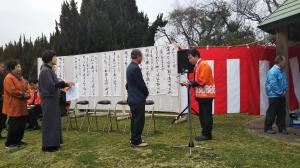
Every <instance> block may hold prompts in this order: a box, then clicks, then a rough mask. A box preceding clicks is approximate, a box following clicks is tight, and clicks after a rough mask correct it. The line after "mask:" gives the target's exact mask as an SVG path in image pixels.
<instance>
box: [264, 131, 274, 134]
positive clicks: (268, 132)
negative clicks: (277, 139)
mask: <svg viewBox="0 0 300 168" xmlns="http://www.w3.org/2000/svg"><path fill="white" fill-rule="evenodd" d="M265 133H267V134H276V131H274V130H265Z"/></svg>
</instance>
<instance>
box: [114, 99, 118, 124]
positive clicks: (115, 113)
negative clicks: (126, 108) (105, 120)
mask: <svg viewBox="0 0 300 168" xmlns="http://www.w3.org/2000/svg"><path fill="white" fill-rule="evenodd" d="M114 115H115V116H114V117H115V120H116V127H117V129H119V125H118V117H117V104H116V106H115V111H114Z"/></svg>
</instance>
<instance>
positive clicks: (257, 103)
mask: <svg viewBox="0 0 300 168" xmlns="http://www.w3.org/2000/svg"><path fill="white" fill-rule="evenodd" d="M198 50H199V52H200V54H201V57H202V58H203V59H205V60H207V61H208V63H209V64H210V65H211V67H212V69H213V72H214V77H215V83H216V97H215V100H214V104H213V113H214V114H226V113H249V114H251V115H264V114H265V112H266V109H267V107H268V99H267V96H266V93H265V81H266V74H267V71H268V70H269V68H270V67H272V66H273V60H274V58H275V55H276V51H275V48H274V47H265V46H239V47H209V48H208V47H207V48H198ZM299 62H300V46H294V47H291V48H290V49H289V63H290V74H289V76H290V78H289V88H290V93H291V94H290V103H289V104H290V109H291V110H295V109H297V108H299V102H300V69H299ZM192 78H193V74H190V79H191V80H192ZM192 92H193V90H192ZM191 95H194V94H191ZM192 103H193V109H195V110H197V109H198V105H197V102H196V101H195V99H194V98H192Z"/></svg>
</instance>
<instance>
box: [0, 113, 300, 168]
mask: <svg viewBox="0 0 300 168" xmlns="http://www.w3.org/2000/svg"><path fill="white" fill-rule="evenodd" d="M252 119H254V117H251V116H248V115H241V114H237V115H228V116H224V115H218V116H215V120H214V122H215V124H214V133H213V134H214V137H213V138H214V139H213V140H212V141H208V142H204V143H196V145H200V146H201V148H194V149H193V157H192V158H189V157H188V149H176V148H172V145H178V144H186V143H187V140H188V136H187V135H188V132H187V129H186V128H187V127H186V124H179V125H171V124H170V123H171V121H172V120H173V118H164V117H161V118H157V128H158V129H159V131H158V132H157V133H156V134H151V135H148V136H147V135H146V134H145V135H144V139H145V140H146V141H147V142H148V143H150V146H149V147H147V148H143V149H137V148H131V147H130V146H129V132H128V127H127V131H126V132H122V131H113V132H111V133H104V132H98V133H87V132H86V130H85V129H83V130H82V131H80V132H79V131H65V130H64V142H65V143H64V144H63V146H62V150H60V151H59V152H56V153H43V152H42V151H41V134H40V132H39V131H35V132H26V133H25V138H24V141H26V142H27V143H28V145H27V146H26V147H22V148H20V149H14V150H7V149H5V148H4V140H1V141H0V143H1V144H3V145H2V147H1V148H0V167H5V168H6V167H18V168H21V167H24V168H29V167H33V168H41V167H53V168H60V167H67V168H70V167H126V168H129V167H205V168H209V167H249V168H253V167H270V168H276V167H278V168H281V167H282V168H283V167H284V168H287V167H291V168H292V167H294V168H299V167H300V145H295V144H294V145H293V144H288V143H285V142H281V141H277V140H272V139H269V138H265V137H262V136H258V135H255V134H253V133H251V132H249V131H248V130H247V128H246V126H245V124H246V123H247V122H248V121H249V120H252ZM147 121H149V120H148V119H147V120H146V122H147ZM126 122H127V126H128V124H129V121H128V120H126V121H122V122H121V126H120V127H121V128H123V124H124V123H126ZM63 123H64V124H63V125H64V127H66V125H67V122H66V119H63ZM148 123H149V122H147V123H146V124H148ZM145 128H147V125H146V127H145ZM145 130H147V129H145ZM199 131H200V128H199V123H198V119H197V118H196V117H194V134H196V133H197V132H199ZM145 132H146V131H145Z"/></svg>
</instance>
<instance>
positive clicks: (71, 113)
mask: <svg viewBox="0 0 300 168" xmlns="http://www.w3.org/2000/svg"><path fill="white" fill-rule="evenodd" d="M77 106H78V105H77V101H76V102H75V109H73V110H69V111H67V117H68V126H67V131H68V130H69V128H70V127H71V128H72V129H73V124H72V119H74V120H75V126H76V129H78V124H77V116H78V113H77V109H78V108H77Z"/></svg>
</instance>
